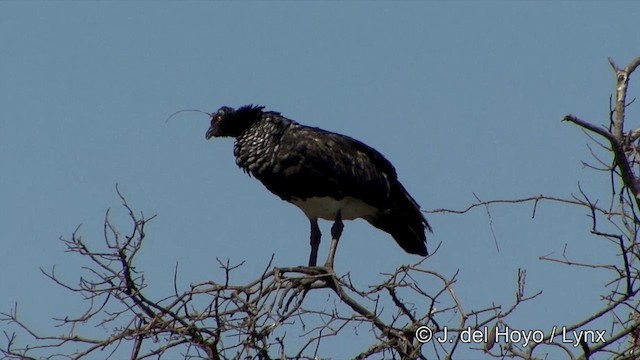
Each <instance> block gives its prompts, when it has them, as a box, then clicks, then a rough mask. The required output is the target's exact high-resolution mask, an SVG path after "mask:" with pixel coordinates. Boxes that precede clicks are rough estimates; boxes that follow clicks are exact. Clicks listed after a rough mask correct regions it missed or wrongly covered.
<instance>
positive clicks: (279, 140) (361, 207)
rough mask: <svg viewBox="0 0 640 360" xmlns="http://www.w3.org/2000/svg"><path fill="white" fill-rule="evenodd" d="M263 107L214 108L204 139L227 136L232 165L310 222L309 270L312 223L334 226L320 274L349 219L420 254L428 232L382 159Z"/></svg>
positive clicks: (315, 237) (315, 230)
mask: <svg viewBox="0 0 640 360" xmlns="http://www.w3.org/2000/svg"><path fill="white" fill-rule="evenodd" d="M263 109H264V106H254V105H246V106H243V107H240V108H239V109H237V110H234V109H233V108H230V107H227V106H223V107H221V108H220V109H219V110H218V111H217V112H216V113H215V114H212V116H211V127H209V130H207V134H206V138H207V139H210V138H211V137H234V138H235V139H236V141H235V146H234V149H233V153H234V155H235V156H236V164H238V166H239V167H241V168H242V169H243V170H244V171H245V172H246V173H248V174H249V175H253V176H254V177H255V178H257V179H258V180H260V181H261V182H262V184H264V186H266V187H267V189H269V190H270V191H271V192H272V193H274V194H276V195H278V196H279V197H280V198H281V199H282V200H285V201H288V202H290V203H292V204H294V205H296V206H297V207H299V208H300V209H301V210H302V211H303V212H304V213H305V215H306V216H307V217H308V218H309V222H310V223H311V255H310V257H309V266H316V262H317V257H318V246H319V245H320V237H321V233H320V228H319V227H318V219H319V218H320V219H326V220H333V221H334V224H333V226H332V227H331V235H332V236H331V237H332V239H331V246H330V248H329V256H328V258H327V262H326V264H325V266H326V267H328V268H332V267H333V258H334V256H335V251H336V247H337V245H338V240H339V239H340V235H341V234H342V229H343V224H342V220H353V219H357V218H363V219H365V220H366V221H368V222H369V223H370V224H371V225H373V226H375V227H376V228H378V229H380V230H383V231H385V232H387V233H389V234H391V236H392V237H393V238H394V239H395V240H396V242H397V243H398V245H400V246H401V247H402V248H403V249H404V250H405V251H406V252H408V253H411V254H417V255H422V256H427V255H428V252H427V247H426V236H425V228H426V229H428V230H429V231H431V226H429V223H428V222H427V220H426V219H425V218H424V216H423V215H422V213H421V212H420V206H419V205H418V204H417V203H416V201H415V200H414V199H413V198H412V197H411V195H409V193H408V192H407V190H405V188H404V186H402V184H401V183H400V182H399V181H398V178H397V175H396V170H395V168H394V167H393V165H391V163H390V162H389V161H388V160H387V159H385V157H384V156H382V154H380V153H379V152H378V151H376V150H375V149H373V148H371V147H369V146H367V145H365V144H364V143H362V142H360V141H358V140H356V139H353V138H350V137H348V136H345V135H340V134H336V133H333V132H329V131H325V130H322V129H319V128H313V127H308V126H304V125H300V124H298V123H297V122H295V121H293V120H290V119H287V118H285V117H284V116H282V115H281V114H280V113H278V112H273V111H263Z"/></svg>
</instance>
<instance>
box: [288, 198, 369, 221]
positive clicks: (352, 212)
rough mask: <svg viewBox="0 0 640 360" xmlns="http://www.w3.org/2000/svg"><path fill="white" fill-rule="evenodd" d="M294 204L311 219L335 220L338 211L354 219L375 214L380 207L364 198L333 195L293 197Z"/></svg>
mask: <svg viewBox="0 0 640 360" xmlns="http://www.w3.org/2000/svg"><path fill="white" fill-rule="evenodd" d="M289 201H290V202H291V203H292V204H294V205H295V206H297V207H299V208H300V210H302V212H304V214H305V215H306V216H307V217H308V218H310V219H325V220H335V218H336V215H337V213H338V211H340V215H341V217H342V219H343V220H354V219H357V218H364V217H367V216H371V215H374V214H375V213H377V212H378V209H376V208H375V207H373V206H371V205H369V204H367V203H365V202H364V201H362V200H359V199H356V198H353V197H351V196H345V197H343V198H342V199H339V200H338V199H334V198H332V197H329V196H326V197H310V198H306V199H298V198H292V199H291V200H289Z"/></svg>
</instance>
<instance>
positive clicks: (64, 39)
mask: <svg viewBox="0 0 640 360" xmlns="http://www.w3.org/2000/svg"><path fill="white" fill-rule="evenodd" d="M622 9H624V11H621V10H622ZM639 15H640V5H638V4H637V3H634V2H624V3H618V4H611V3H605V2H506V1H499V2H484V1H482V2H464V1H459V2H400V3H397V2H344V3H343V2H158V3H155V2H154V3H152V2H17V1H4V2H0V43H1V44H2V55H1V56H0V103H1V106H0V174H1V176H0V229H1V230H0V231H1V232H0V234H1V235H2V236H1V241H2V244H3V251H1V252H0V284H1V285H2V292H0V310H8V309H9V308H10V307H11V306H13V304H14V303H15V302H18V303H19V304H20V309H21V310H22V312H21V313H22V316H23V318H24V319H25V320H26V321H27V322H29V323H31V324H34V325H35V326H37V327H38V328H39V329H42V330H47V329H52V327H51V325H52V324H53V323H52V322H51V321H49V320H48V319H49V318H51V317H52V316H60V314H66V313H73V312H74V311H76V310H77V307H78V302H76V300H78V299H77V298H74V297H73V296H71V295H69V294H67V293H66V292H65V291H63V290H61V289H60V288H58V287H57V286H55V285H54V284H52V283H51V282H50V281H48V280H47V279H46V278H45V277H44V276H42V274H41V273H40V270H39V269H40V268H41V267H42V268H50V267H51V266H53V265H56V267H57V270H58V272H59V273H60V274H61V275H62V276H65V277H67V278H68V279H75V278H77V277H78V275H79V272H78V271H79V270H78V269H79V266H81V265H82V262H81V259H78V258H77V257H75V256H73V255H71V254H68V253H65V252H64V251H63V250H64V248H63V246H62V244H61V243H60V242H59V241H58V240H57V239H58V237H59V236H65V237H68V236H69V234H70V233H71V232H73V230H74V229H75V228H76V227H77V226H78V225H79V224H82V227H81V230H80V232H81V234H82V235H83V236H84V237H85V239H87V241H90V242H93V243H95V244H100V241H101V233H102V221H103V218H104V214H105V211H106V210H107V208H112V212H113V216H114V222H115V223H116V224H118V225H121V226H122V227H123V228H125V229H127V228H128V225H129V224H128V222H127V221H126V217H125V213H124V212H123V210H122V209H121V207H119V200H118V198H117V196H116V192H115V184H116V183H117V184H119V188H120V190H121V191H122V193H123V194H124V195H125V196H126V197H127V199H128V201H129V202H130V204H131V205H132V206H133V207H134V208H136V209H137V210H140V211H143V212H144V213H145V214H148V215H151V214H157V215H158V217H157V219H156V220H154V221H153V222H152V224H151V225H150V227H149V229H148V230H149V233H148V236H149V238H148V239H147V242H146V243H145V248H144V252H143V255H142V256H141V258H140V261H139V264H138V267H139V268H141V269H144V270H145V271H146V274H147V278H148V280H149V282H150V283H151V286H150V291H152V292H157V293H158V294H163V293H164V292H163V290H168V289H170V287H169V285H170V281H171V280H172V272H173V269H174V266H175V264H176V263H178V264H179V266H180V274H179V281H182V282H183V283H184V284H185V286H186V285H188V284H189V283H191V282H197V281H203V280H209V279H216V278H217V279H219V278H220V277H221V276H222V275H221V274H220V271H219V269H218V268H217V263H216V261H215V258H216V257H218V258H222V259H226V258H229V259H231V261H232V262H240V261H243V260H246V265H245V267H244V268H243V269H244V270H243V271H244V273H242V274H241V275H240V279H239V280H243V279H250V278H253V277H255V276H257V274H258V273H259V272H260V271H262V268H263V267H264V266H265V265H266V263H267V262H268V260H269V257H270V255H271V254H272V253H275V264H276V265H278V266H293V265H302V264H305V262H306V261H307V258H308V240H307V239H308V222H307V220H306V218H305V217H304V215H303V214H302V212H301V211H299V210H298V209H297V208H295V207H293V206H291V205H289V204H286V203H284V202H282V201H280V200H279V199H278V198H277V197H275V196H274V195H272V194H270V193H269V192H268V191H267V190H266V189H264V188H263V187H262V185H261V184H260V183H259V182H257V181H256V180H255V179H251V178H249V177H248V176H246V175H245V174H243V172H242V171H241V170H239V169H238V168H237V167H236V166H235V163H234V159H233V155H232V145H233V142H232V141H231V140H229V139H221V140H215V141H205V138H204V134H205V131H206V129H207V127H208V119H207V117H206V116H205V115H202V114H198V113H184V114H181V115H179V116H176V117H175V118H173V119H172V120H171V121H170V122H169V123H165V122H164V120H165V119H166V118H167V116H169V115H170V114H171V113H173V112H174V111H177V110H180V109H200V110H202V111H208V112H211V111H215V110H216V109H217V108H219V107H220V106H222V105H229V106H233V107H237V106H240V105H243V104H249V103H253V104H261V105H264V106H266V107H267V109H269V110H274V111H280V112H282V113H283V114H284V115H285V116H287V117H289V118H292V119H295V120H297V121H299V122H301V123H304V124H307V125H312V126H319V127H322V128H325V129H327V130H332V131H336V132H340V133H344V134H348V135H350V136H352V137H355V138H357V139H360V140H362V141H364V142H365V143H367V144H369V145H371V146H373V147H375V148H376V149H378V150H379V151H380V152H382V153H383V154H385V156H386V157H387V158H388V159H389V160H391V161H392V162H393V164H394V165H395V166H396V169H397V171H398V174H399V178H400V180H401V181H402V182H403V183H404V185H405V187H406V188H407V189H408V190H409V191H410V192H411V193H412V195H413V197H414V198H415V199H416V200H417V201H418V202H419V203H420V204H421V205H422V207H423V208H424V209H425V210H433V209H437V208H454V209H458V208H462V207H465V206H466V205H467V204H470V203H472V202H473V201H474V196H473V193H475V194H477V195H478V196H480V197H481V198H482V199H492V198H516V197H525V196H530V195H537V194H541V193H544V194H546V195H556V196H565V197H568V196H570V195H571V194H572V193H577V192H578V189H577V184H578V182H580V184H581V185H582V186H583V188H584V189H585V190H586V191H588V192H589V193H590V194H593V196H594V197H596V198H598V197H601V198H602V199H606V195H607V191H608V188H607V185H608V181H609V178H608V177H607V176H602V174H598V173H595V172H593V171H591V170H588V169H585V168H583V167H582V165H581V163H580V161H581V160H589V159H590V157H589V156H590V155H589V152H588V148H587V147H586V144H587V143H588V141H589V140H588V139H587V138H586V137H585V136H584V134H582V132H581V131H580V130H579V129H578V128H576V127H575V126H571V125H569V124H567V123H561V122H560V119H561V118H562V116H563V115H565V114H567V113H575V114H578V115H579V116H581V117H583V118H585V119H588V120H591V121H593V122H595V123H606V121H607V116H608V98H609V95H610V93H611V91H612V89H613V84H614V82H613V79H614V78H613V76H612V72H611V69H610V68H609V65H608V63H607V60H606V59H607V57H608V56H611V57H613V58H614V59H615V60H616V61H617V62H618V63H619V64H621V65H622V64H626V63H627V62H628V61H629V60H631V59H632V58H633V57H635V56H638V55H640V53H638V48H639V46H638V45H640V36H639V35H638V31H637V30H638V22H637V19H638V16H639ZM636 85H638V86H640V84H636V83H633V81H632V96H631V97H633V94H637V90H636V89H637V86H636ZM637 114H638V113H637V111H636V110H635V108H633V107H632V108H630V110H629V112H628V116H629V117H630V118H633V116H634V115H636V116H637ZM531 210H532V208H531V205H524V206H515V205H514V206H500V207H494V208H492V226H493V230H494V232H495V235H496V238H497V241H498V243H499V245H500V251H499V252H497V251H496V248H495V245H494V239H493V237H492V232H491V228H490V226H489V220H488V218H487V215H486V213H485V212H484V210H476V211H474V212H471V213H469V214H467V215H450V214H449V215H443V214H432V215H429V221H430V222H431V224H432V225H433V227H434V230H435V233H434V234H433V235H432V236H431V237H430V238H429V246H430V248H435V246H437V244H439V243H441V248H440V251H439V252H438V254H437V255H436V256H434V257H432V258H430V259H429V260H428V261H427V262H426V263H425V266H426V267H427V268H429V269H432V270H434V271H438V272H440V273H442V274H445V275H452V274H453V273H454V272H455V271H456V270H460V275H459V282H458V284H457V291H458V293H459V295H460V297H461V298H462V299H463V302H464V303H465V305H466V307H467V308H483V307H487V306H489V305H490V304H491V302H496V303H501V304H505V305H508V304H510V303H511V302H512V301H513V296H514V295H513V294H514V291H515V279H516V271H517V269H518V268H525V269H527V273H528V282H527V285H528V289H529V290H530V291H531V292H532V293H533V292H534V291H537V290H544V293H543V295H542V296H541V297H540V298H538V299H536V300H535V301H533V302H531V303H528V304H525V305H524V306H522V307H521V309H520V311H518V312H517V313H515V314H514V315H513V317H512V318H510V319H512V320H511V321H512V323H513V324H515V325H517V326H519V327H520V328H523V329H538V328H540V329H542V330H544V331H548V330H549V328H550V327H551V326H552V325H554V324H557V325H568V324H571V323H574V322H576V321H577V320H579V319H581V318H583V317H584V316H585V315H586V314H588V313H590V312H593V311H595V310H596V309H598V308H599V307H600V306H602V305H603V304H602V303H601V302H600V301H599V295H600V294H604V293H605V290H604V289H603V285H604V283H605V282H606V281H607V280H610V278H609V274H607V273H604V272H598V271H585V270H584V269H575V268H568V267H564V266H561V265H557V264H552V263H548V262H543V261H540V260H539V259H538V258H539V257H540V256H542V255H546V254H549V253H552V252H554V253H555V254H561V253H562V250H563V248H564V246H565V244H567V249H568V253H569V254H570V255H572V256H575V258H576V259H579V260H583V261H592V262H596V263H603V262H607V261H609V262H610V261H613V260H612V259H613V255H614V254H615V250H616V249H612V248H611V247H610V246H609V245H608V244H605V243H603V241H602V240H599V239H597V238H594V237H591V236H590V235H589V229H590V223H589V220H588V218H587V217H586V214H585V213H584V211H582V210H579V209H572V208H568V207H565V206H559V205H556V204H540V205H539V207H538V210H537V216H536V218H535V219H531ZM329 228H330V224H329V223H326V222H324V223H322V224H321V229H322V231H323V233H324V234H327V235H328V234H329ZM327 248H328V240H327V239H326V238H325V239H324V241H323V244H322V245H321V252H320V259H324V256H325V254H326V250H327ZM416 260H417V258H416V257H414V256H412V255H408V254H405V253H404V252H402V250H401V249H400V248H399V247H398V246H397V245H396V244H395V242H394V241H393V240H392V239H391V238H390V237H389V236H388V235H387V234H385V233H382V232H380V231H378V230H376V229H374V228H372V227H371V226H369V225H368V224H367V223H365V222H363V221H355V222H349V223H347V224H346V227H345V232H344V234H343V240H342V241H341V243H340V248H339V249H338V255H337V257H336V270H337V271H338V272H342V273H344V272H350V273H351V274H352V276H353V278H354V279H355V280H356V281H357V282H358V283H359V284H361V285H362V286H363V287H366V286H367V285H369V284H373V283H375V282H376V281H378V280H380V279H381V276H380V275H379V274H380V273H383V272H390V271H392V270H393V269H395V268H396V267H398V266H400V265H402V264H407V263H412V262H415V261H416ZM245 277H246V278H245ZM44 299H46V303H45V302H44V301H45V300H44ZM45 304H46V306H44V305H45ZM354 336H355V335H354ZM341 341H347V342H346V344H354V343H356V344H357V343H358V342H357V341H359V340H356V339H355V338H354V339H346V340H345V339H342V340H341ZM354 341H355V342H354ZM338 343H339V342H338ZM363 344H366V341H365V342H364V343H363ZM363 348H364V346H363ZM341 351H345V352H341ZM341 351H338V352H337V353H334V352H333V351H332V350H331V349H325V352H326V354H327V355H331V356H335V357H346V356H349V355H353V353H351V352H349V351H346V350H341Z"/></svg>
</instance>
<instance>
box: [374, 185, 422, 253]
mask: <svg viewBox="0 0 640 360" xmlns="http://www.w3.org/2000/svg"><path fill="white" fill-rule="evenodd" d="M402 190H404V189H402ZM398 198H399V199H396V200H399V201H395V205H396V206H394V208H392V209H388V210H387V211H382V212H379V213H378V214H376V215H374V216H371V217H369V218H368V219H366V220H367V221H368V222H369V223H370V224H371V225H373V226H375V227H376V228H378V229H380V230H382V231H385V232H387V233H389V234H390V235H391V236H392V237H393V239H394V240H395V241H396V242H397V243H398V245H400V247H402V249H404V251H406V252H408V253H409V254H416V255H422V256H427V255H429V252H428V251H427V236H426V234H425V230H429V231H431V226H429V223H428V222H427V220H426V219H425V218H424V216H423V215H422V213H421V212H420V207H419V206H418V204H417V203H416V202H415V200H413V198H411V196H410V195H409V194H408V193H406V191H403V193H402V194H398Z"/></svg>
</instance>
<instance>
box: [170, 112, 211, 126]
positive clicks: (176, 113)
mask: <svg viewBox="0 0 640 360" xmlns="http://www.w3.org/2000/svg"><path fill="white" fill-rule="evenodd" d="M183 112H199V113H202V114H207V115H209V117H211V116H213V114H212V113H208V112H206V111H202V110H198V109H183V110H178V111H176V112H174V113H173V114H171V115H169V117H168V118H167V119H166V120H165V121H164V123H165V124H166V123H168V122H169V120H171V118H173V117H174V116H176V115H178V114H180V113H183Z"/></svg>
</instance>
